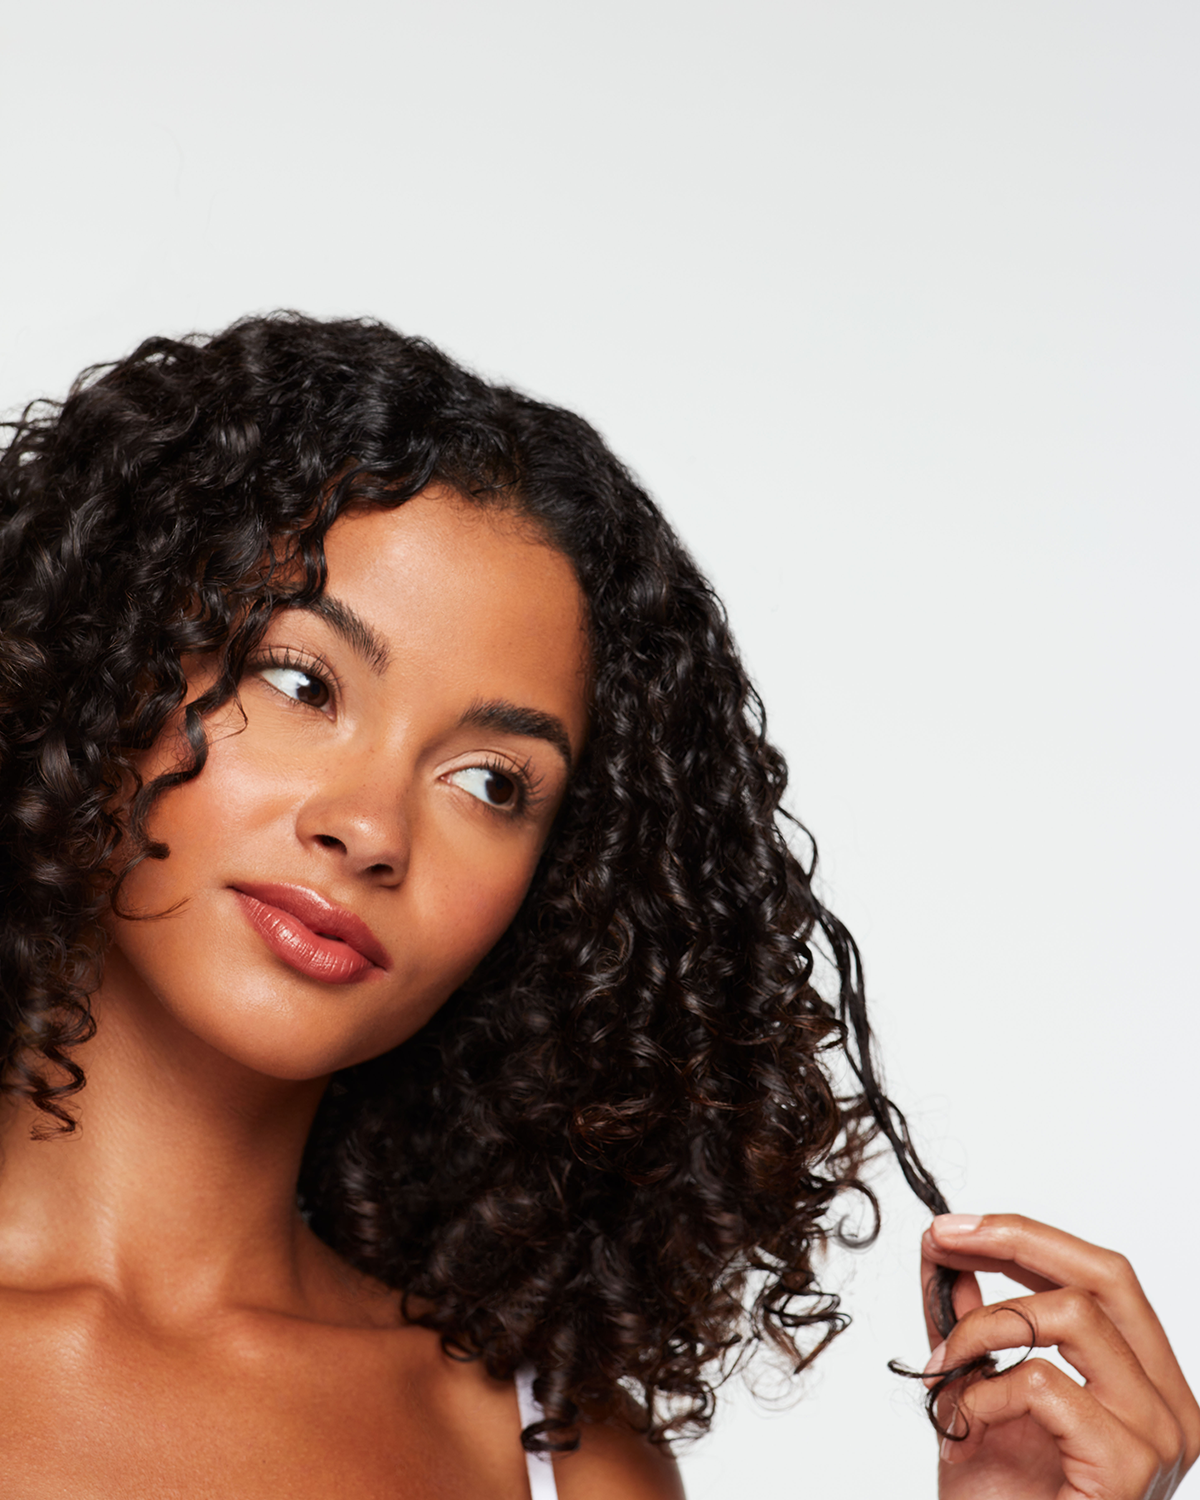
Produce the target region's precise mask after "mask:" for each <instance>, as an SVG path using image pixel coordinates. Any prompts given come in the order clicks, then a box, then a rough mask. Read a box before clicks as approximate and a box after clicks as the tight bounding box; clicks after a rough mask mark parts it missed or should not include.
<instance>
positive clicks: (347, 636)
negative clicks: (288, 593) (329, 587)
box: [298, 594, 391, 677]
mask: <svg viewBox="0 0 1200 1500" xmlns="http://www.w3.org/2000/svg"><path fill="white" fill-rule="evenodd" d="M298 608H300V609H303V610H307V611H308V613H309V614H313V615H319V616H320V617H321V619H322V620H328V622H329V624H330V625H332V626H333V628H334V630H336V631H337V633H338V635H340V636H341V638H342V639H343V640H344V641H345V642H346V644H347V645H348V646H349V647H350V649H351V650H352V651H353V652H354V653H355V655H356V656H359V657H361V659H362V660H363V661H365V662H366V664H367V666H368V667H370V669H371V671H372V672H374V673H375V675H376V676H377V677H379V676H382V675H383V673H384V672H385V671H386V670H387V665H388V662H389V661H390V660H391V652H390V651H389V650H388V647H387V642H386V641H385V640H383V638H382V637H381V636H379V635H377V634H376V632H375V631H374V630H372V629H371V627H370V626H369V625H368V624H367V622H366V621H365V620H364V619H363V617H362V616H361V615H360V614H357V613H355V611H354V610H352V609H351V608H350V606H349V605H348V604H343V603H342V601H341V600H340V599H331V598H330V597H329V595H328V594H322V595H321V596H320V597H319V598H317V599H314V600H313V602H312V603H311V604H301V605H299V606H298Z"/></svg>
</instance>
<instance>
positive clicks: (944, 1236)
mask: <svg viewBox="0 0 1200 1500" xmlns="http://www.w3.org/2000/svg"><path fill="white" fill-rule="evenodd" d="M937 1265H942V1266H952V1267H953V1268H954V1269H955V1270H958V1271H964V1272H967V1273H972V1272H975V1271H1001V1272H1003V1273H1004V1275H1006V1276H1009V1277H1011V1278H1012V1280H1013V1281H1018V1282H1020V1283H1021V1285H1022V1286H1026V1287H1028V1288H1029V1290H1030V1291H1031V1292H1032V1294H1033V1295H1032V1296H1028V1297H1013V1298H1010V1299H1009V1300H1007V1301H1005V1302H998V1303H995V1304H993V1305H992V1306H990V1307H984V1306H983V1298H982V1297H981V1296H980V1293H979V1284H978V1282H977V1281H976V1279H975V1276H974V1275H973V1274H967V1275H964V1276H960V1277H959V1280H958V1285H957V1286H956V1288H955V1293H954V1305H955V1310H956V1311H957V1313H958V1315H959V1322H958V1324H957V1326H956V1327H955V1329H954V1331H953V1332H952V1333H951V1334H950V1337H949V1338H948V1339H947V1340H946V1343H945V1344H944V1345H941V1346H939V1347H938V1348H937V1349H935V1350H934V1355H933V1358H932V1359H931V1360H930V1362H929V1365H928V1366H927V1368H926V1372H925V1373H926V1374H927V1375H929V1374H933V1373H936V1372H937V1371H938V1370H942V1369H948V1368H950V1367H951V1366H953V1365H960V1364H965V1363H966V1362H967V1361H968V1360H970V1359H973V1358H974V1357H975V1356H976V1355H980V1354H985V1353H990V1352H996V1351H999V1350H1004V1349H1021V1348H1028V1346H1029V1345H1030V1344H1033V1345H1036V1346H1038V1347H1041V1348H1047V1347H1049V1346H1051V1345H1053V1346H1055V1347H1057V1348H1058V1350H1059V1352H1060V1353H1061V1354H1062V1356H1063V1358H1064V1359H1066V1360H1067V1361H1068V1363H1069V1364H1071V1365H1072V1366H1073V1367H1074V1368H1075V1369H1076V1370H1078V1371H1079V1373H1080V1375H1082V1376H1083V1384H1079V1383H1077V1382H1076V1381H1074V1380H1072V1379H1071V1378H1070V1376H1068V1375H1066V1374H1064V1373H1063V1371H1062V1370H1060V1369H1059V1368H1058V1366H1057V1365H1053V1364H1051V1363H1050V1362H1049V1361H1048V1360H1044V1359H1039V1358H1037V1357H1036V1356H1030V1357H1029V1358H1028V1359H1026V1360H1025V1361H1024V1362H1023V1363H1020V1364H1018V1365H1016V1366H1015V1367H1014V1368H1012V1369H1009V1370H1007V1371H1006V1372H1005V1373H1004V1374H1002V1375H998V1376H996V1377H995V1378H994V1379H991V1380H983V1379H977V1380H975V1381H974V1382H973V1383H971V1384H968V1385H966V1386H965V1388H964V1386H962V1385H955V1386H952V1387H951V1388H950V1389H949V1390H948V1391H947V1392H946V1393H945V1395H944V1396H943V1397H942V1401H943V1403H944V1409H941V1408H939V1415H940V1418H941V1421H942V1424H943V1426H945V1427H948V1428H949V1429H950V1431H951V1432H954V1433H961V1432H964V1431H966V1430H967V1428H968V1427H969V1430H970V1436H969V1437H967V1438H966V1440H965V1441H963V1442H959V1443H956V1442H949V1441H947V1442H944V1443H943V1444H942V1458H941V1463H940V1464H939V1466H938V1478H939V1485H938V1494H939V1495H940V1496H941V1497H942V1500H1084V1497H1086V1500H1166V1497H1167V1496H1168V1495H1171V1494H1173V1493H1174V1491H1175V1489H1176V1487H1177V1486H1178V1484H1179V1481H1180V1479H1181V1478H1182V1477H1183V1475H1184V1474H1185V1473H1186V1472H1187V1470H1188V1469H1189V1468H1190V1467H1191V1465H1192V1463H1193V1462H1194V1460H1195V1458H1196V1455H1197V1453H1198V1452H1200V1407H1198V1406H1197V1404H1196V1398H1195V1397H1194V1396H1193V1395H1192V1393H1191V1391H1190V1390H1189V1388H1188V1384H1187V1381H1186V1380H1184V1378H1183V1372H1182V1371H1181V1370H1180V1368H1179V1365H1178V1362H1177V1361H1176V1359H1175V1355H1174V1354H1173V1353H1172V1351H1171V1345H1170V1344H1169V1343H1168V1342H1167V1336H1166V1334H1165V1333H1164V1332H1163V1329H1162V1325H1161V1324H1160V1323H1159V1321H1158V1318H1157V1317H1156V1316H1155V1313H1154V1309H1153V1308H1152V1307H1151V1306H1150V1303H1149V1302H1148V1301H1147V1300H1146V1294H1145V1293H1144V1292H1143V1291H1142V1289H1141V1287H1140V1286H1139V1284H1138V1279H1137V1277H1136V1276H1135V1275H1134V1273H1133V1268H1132V1266H1131V1265H1130V1264H1129V1262H1128V1261H1127V1260H1126V1259H1125V1257H1124V1256H1122V1255H1117V1254H1115V1253H1114V1252H1113V1251H1111V1250H1101V1249H1099V1248H1098V1247H1097V1246H1096V1245H1089V1244H1088V1243H1087V1242H1086V1241H1085V1240H1079V1239H1076V1238H1075V1237H1074V1235H1070V1234H1064V1233H1063V1231H1062V1230H1061V1229H1051V1228H1050V1226H1049V1225H1047V1224H1039V1223H1037V1222H1036V1221H1035V1220H1033V1219H1025V1218H1022V1217H1021V1216H1020V1215H1019V1214H987V1215H985V1216H984V1217H983V1218H976V1217H974V1216H968V1215H965V1214H942V1215H941V1216H940V1217H939V1218H936V1219H934V1221H933V1223H932V1225H931V1226H930V1227H929V1229H927V1230H926V1231H925V1234H924V1236H923V1237H922V1240H921V1278H922V1286H923V1287H924V1288H927V1287H928V1284H929V1281H930V1279H931V1278H932V1276H933V1274H934V1267H935V1266H937ZM926 1306H928V1303H926ZM926 1321H927V1322H928V1314H926ZM929 1335H930V1343H931V1344H936V1343H938V1339H939V1335H938V1333H937V1332H936V1330H935V1329H934V1328H933V1326H932V1324H930V1325H929ZM955 1402H957V1406H956V1405H955Z"/></svg>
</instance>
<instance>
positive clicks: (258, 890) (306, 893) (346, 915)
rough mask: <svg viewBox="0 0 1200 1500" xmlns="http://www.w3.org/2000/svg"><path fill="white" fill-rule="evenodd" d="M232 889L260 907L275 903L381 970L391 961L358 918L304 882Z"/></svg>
mask: <svg viewBox="0 0 1200 1500" xmlns="http://www.w3.org/2000/svg"><path fill="white" fill-rule="evenodd" d="M234 890H237V891H241V892H242V894H243V895H245V896H250V897H251V898H252V899H253V900H255V901H261V902H262V903H263V905H264V906H276V907H278V908H279V910H280V911H286V912H288V913H290V914H291V915H292V916H293V917H299V919H300V921H301V922H303V923H304V925H305V926H306V927H308V928H310V929H311V930H312V931H313V932H315V933H316V934H317V935H318V936H319V937H320V936H323V937H331V938H337V939H338V940H339V941H340V942H343V943H347V944H348V945H349V946H350V947H351V948H356V949H357V950H358V951H359V953H361V954H362V956H363V957H364V958H369V959H370V960H371V962H372V963H373V964H375V965H377V966H378V967H379V968H381V969H390V968H391V966H392V961H391V959H390V958H389V957H388V953H387V949H386V948H385V947H384V946H383V944H382V943H381V942H380V941H379V939H378V938H377V937H376V936H375V934H374V933H373V932H372V931H371V929H370V928H369V927H368V926H367V924H366V923H365V922H364V921H363V919H362V918H361V917H356V916H355V915H354V913H353V912H352V911H347V910H346V908H345V907H344V906H338V905H337V903H336V902H334V901H330V900H329V899H328V898H327V897H325V896H321V895H319V894H318V893H317V892H316V891H311V890H309V888H308V887H307V886H304V885H279V884H276V883H275V882H273V881H262V882H259V881H253V882H247V881H239V882H238V884H237V885H235V886H234Z"/></svg>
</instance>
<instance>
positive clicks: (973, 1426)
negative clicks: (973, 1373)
mask: <svg viewBox="0 0 1200 1500" xmlns="http://www.w3.org/2000/svg"><path fill="white" fill-rule="evenodd" d="M1026 1416H1028V1417H1031V1418H1032V1419H1033V1420H1034V1421H1035V1422H1036V1423H1037V1424H1038V1426H1039V1427H1041V1428H1042V1429H1043V1430H1044V1431H1046V1432H1048V1433H1049V1434H1050V1436H1051V1437H1052V1438H1053V1439H1054V1441H1055V1443H1056V1444H1057V1446H1058V1454H1059V1462H1060V1463H1061V1464H1062V1470H1063V1477H1064V1480H1065V1483H1064V1484H1063V1487H1062V1488H1061V1489H1060V1490H1059V1492H1058V1493H1059V1500H1082V1497H1083V1496H1085V1495H1087V1496H1091V1497H1096V1496H1098V1495H1105V1496H1118V1495H1146V1494H1150V1493H1157V1492H1158V1491H1157V1489H1156V1488H1152V1487H1155V1486H1157V1485H1158V1484H1159V1483H1160V1482H1161V1481H1162V1480H1163V1479H1165V1477H1166V1475H1167V1474H1168V1473H1169V1472H1170V1471H1169V1469H1167V1468H1164V1466H1163V1463H1162V1460H1161V1459H1160V1457H1159V1455H1158V1454H1157V1453H1156V1452H1155V1451H1154V1449H1153V1448H1152V1447H1151V1446H1150V1445H1149V1444H1148V1443H1146V1442H1144V1441H1143V1440H1142V1439H1141V1438H1140V1437H1139V1436H1138V1435H1137V1434H1136V1433H1133V1432H1130V1430H1129V1429H1128V1428H1127V1427H1126V1426H1125V1425H1124V1424H1123V1423H1122V1422H1120V1421H1119V1420H1118V1419H1117V1418H1116V1417H1115V1416H1114V1415H1113V1414H1112V1412H1110V1411H1108V1410H1107V1409H1106V1408H1105V1407H1104V1406H1102V1405H1101V1404H1100V1402H1099V1401H1097V1400H1096V1398H1095V1396H1093V1395H1092V1394H1091V1392H1090V1391H1087V1390H1085V1389H1084V1388H1083V1387H1082V1386H1078V1385H1076V1384H1075V1382H1074V1381H1073V1380H1072V1379H1071V1377H1070V1376H1069V1375H1065V1374H1064V1373H1063V1372H1062V1371H1061V1370H1060V1369H1058V1368H1057V1367H1056V1366H1055V1365H1052V1364H1050V1363H1049V1361H1048V1360H1044V1359H1031V1360H1028V1361H1026V1363H1025V1364H1023V1365H1018V1366H1017V1367H1016V1368H1015V1369H1012V1370H1008V1371H1006V1372H1005V1373H1004V1374H1003V1375H997V1376H996V1377H995V1378H994V1379H992V1380H981V1381H979V1382H978V1383H977V1384H976V1385H973V1386H971V1387H970V1389H968V1390H966V1391H964V1392H962V1394H961V1395H960V1396H959V1399H958V1414H957V1418H956V1421H957V1424H958V1425H957V1426H956V1429H955V1430H956V1431H963V1430H965V1428H969V1436H967V1437H966V1438H965V1440H963V1441H962V1442H953V1441H949V1440H947V1441H946V1442H944V1443H943V1444H942V1461H943V1462H944V1463H947V1464H960V1463H968V1462H969V1461H970V1460H971V1459H972V1458H973V1457H974V1455H975V1454H976V1453H977V1452H978V1450H979V1448H980V1447H981V1446H982V1444H983V1443H984V1441H985V1440H986V1438H987V1434H988V1431H989V1430H990V1429H992V1428H995V1427H998V1426H1001V1425H1003V1424H1004V1423H1007V1422H1013V1421H1016V1420H1017V1418H1019V1417H1026Z"/></svg>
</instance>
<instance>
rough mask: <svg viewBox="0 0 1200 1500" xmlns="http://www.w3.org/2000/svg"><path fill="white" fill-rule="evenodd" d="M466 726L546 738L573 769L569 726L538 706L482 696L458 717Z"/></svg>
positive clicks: (460, 723)
mask: <svg viewBox="0 0 1200 1500" xmlns="http://www.w3.org/2000/svg"><path fill="white" fill-rule="evenodd" d="M459 725H460V727H461V728H463V729H498V730H500V731H501V732H502V733H504V734H519V735H525V736H527V737H528V738H530V739H535V740H546V741H547V742H548V743H549V744H551V745H553V746H554V748H555V749H556V750H557V751H558V753H559V754H560V755H561V756H562V758H563V760H564V761H566V764H567V770H568V771H569V770H570V769H571V741H570V739H569V738H568V736H567V730H566V726H565V725H564V724H563V721H562V720H561V719H559V718H557V717H556V716H555V715H554V714H546V713H543V712H542V711H541V709H538V708H522V707H521V706H520V704H517V703H507V702H505V700H504V699H503V698H493V699H490V700H488V701H486V702H485V701H483V700H482V699H480V700H477V701H476V702H474V703H472V705H471V706H470V708H468V709H467V711H466V713H465V714H463V716H462V718H461V719H460V720H459Z"/></svg>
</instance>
